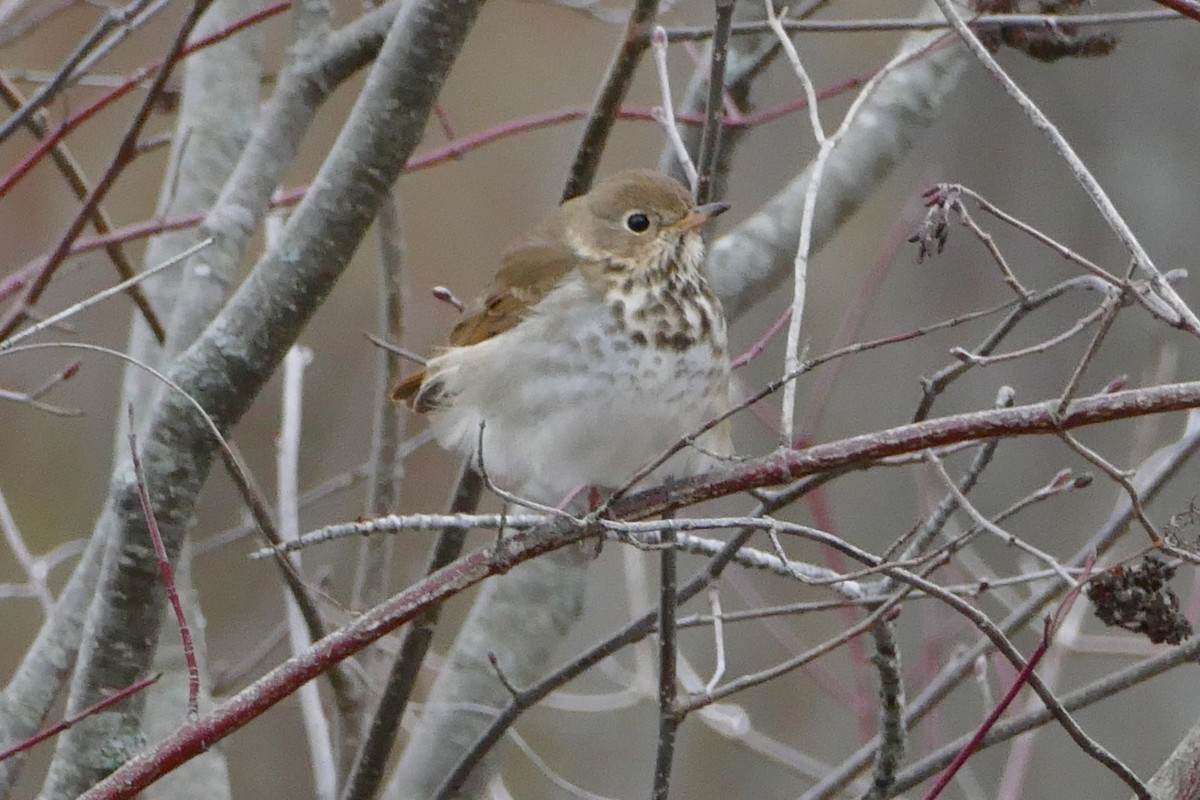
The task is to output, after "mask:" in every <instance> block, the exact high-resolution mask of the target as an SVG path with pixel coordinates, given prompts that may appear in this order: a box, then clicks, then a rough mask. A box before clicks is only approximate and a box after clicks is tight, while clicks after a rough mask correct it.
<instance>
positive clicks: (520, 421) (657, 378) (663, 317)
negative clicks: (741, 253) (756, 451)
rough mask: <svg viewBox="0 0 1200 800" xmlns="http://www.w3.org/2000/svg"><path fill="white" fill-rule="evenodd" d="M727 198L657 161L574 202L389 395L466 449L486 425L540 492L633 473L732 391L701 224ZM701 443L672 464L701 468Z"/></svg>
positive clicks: (492, 452) (496, 460)
mask: <svg viewBox="0 0 1200 800" xmlns="http://www.w3.org/2000/svg"><path fill="white" fill-rule="evenodd" d="M725 208H726V206H724V205H723V204H719V203H713V204H710V205H707V206H700V207H696V206H694V205H693V203H692V201H691V198H690V197H689V195H688V193H687V191H686V190H685V189H684V188H683V187H682V186H681V185H680V184H679V183H678V182H676V181H674V180H672V179H670V178H667V177H666V176H663V175H660V174H658V173H656V172H652V171H649V170H627V171H625V172H620V173H617V174H616V175H614V176H612V177H611V178H609V179H607V180H605V181H603V182H601V183H600V184H598V185H597V186H596V187H595V188H594V189H593V190H592V191H591V192H589V193H588V194H586V195H583V196H580V197H576V198H574V199H572V200H569V201H567V202H566V203H563V204H562V205H561V206H560V207H559V208H558V209H557V210H556V212H555V213H554V214H553V215H551V216H550V217H549V218H548V219H547V220H545V221H544V222H543V223H542V224H541V225H539V226H537V227H536V228H535V229H534V230H533V231H531V232H530V233H529V234H528V235H527V236H525V237H523V238H521V239H519V240H518V241H516V242H515V243H514V244H513V245H512V246H510V247H509V249H508V250H506V251H505V253H504V255H503V257H502V260H501V266H500V270H499V271H498V272H497V273H496V276H495V279H494V280H493V283H492V286H491V289H490V291H489V292H488V294H487V295H486V296H485V297H484V298H483V299H482V301H479V302H476V303H474V304H472V306H471V307H470V308H469V309H468V310H467V314H466V316H464V318H463V319H462V320H461V321H460V322H459V323H458V324H457V325H456V326H455V327H454V330H453V331H451V333H450V337H449V346H448V347H447V348H445V349H443V350H442V351H441V352H440V353H439V354H437V355H436V356H434V357H433V358H431V359H430V361H429V363H428V364H427V365H426V369H425V370H423V371H421V372H419V373H417V374H415V375H411V376H409V377H407V378H405V379H403V380H401V381H399V382H398V383H397V384H396V385H395V387H393V389H392V398H393V399H394V400H396V401H405V402H407V403H409V405H410V406H412V408H413V409H414V410H416V411H418V412H421V413H430V415H431V417H432V421H431V424H432V426H433V430H434V433H435V434H436V435H437V437H438V440H439V441H440V442H441V443H442V444H443V446H446V447H448V448H450V449H453V450H457V451H459V452H462V453H463V454H471V453H473V451H474V450H475V448H476V446H477V445H478V442H479V439H480V436H481V429H483V433H482V436H483V438H484V458H485V461H486V462H487V467H488V469H489V472H491V473H493V477H499V478H500V479H502V480H505V481H507V482H508V483H509V484H510V485H512V486H513V487H514V488H517V489H520V490H523V491H525V492H527V495H528V496H537V497H539V498H540V499H542V500H543V501H553V500H557V499H560V498H561V495H562V494H564V493H565V492H566V491H567V490H569V489H570V488H572V487H574V486H576V485H578V484H581V483H589V484H593V485H610V484H612V483H614V482H618V481H619V480H620V478H621V477H622V476H625V477H628V475H630V474H632V472H633V471H635V469H636V467H637V466H638V465H639V464H642V463H644V462H645V461H647V460H649V459H650V458H652V457H653V456H654V455H655V454H656V453H658V452H660V451H661V450H663V449H665V447H666V446H667V445H669V444H670V443H671V442H673V441H675V440H677V439H678V438H679V437H682V436H684V435H685V434H688V433H691V432H692V431H694V430H695V428H697V427H699V425H700V424H701V423H702V422H704V421H705V420H706V419H709V418H711V417H712V416H715V415H716V414H717V413H720V411H722V410H723V409H725V408H727V407H728V394H729V391H728V390H729V364H728V356H727V354H726V344H725V324H724V319H723V317H722V315H721V309H720V303H719V302H718V301H717V299H716V297H714V296H713V295H712V293H711V291H709V289H708V286H707V283H706V281H705V280H704V277H703V275H702V274H701V272H700V271H699V268H700V264H701V261H702V258H703V243H702V241H701V239H700V235H699V228H700V227H701V226H703V225H704V224H705V223H706V222H707V221H708V220H709V219H711V218H712V217H714V216H716V215H717V214H719V213H721V212H722V211H724V210H725ZM623 427H624V429H625V430H622V428H623ZM643 427H644V430H643ZM622 433H625V434H628V438H625V439H622V438H621V436H620V434H622ZM710 434H711V436H710V435H706V438H704V440H703V441H702V442H701V445H702V446H703V447H704V448H705V449H706V450H708V451H709V452H710V453H717V454H724V453H727V452H729V450H730V444H729V436H728V430H727V428H726V427H724V426H722V427H721V428H719V429H717V430H715V431H712V432H710ZM597 439H599V441H597ZM606 440H607V441H606ZM614 448H615V449H614ZM699 452H702V451H696V452H693V453H691V454H681V455H680V456H677V457H676V459H677V460H678V461H679V464H680V465H679V466H676V467H673V468H667V469H666V470H665V472H666V473H669V474H673V475H682V474H691V473H693V472H695V471H696V470H697V469H699V466H698V465H700V464H701V463H703V464H707V463H708V461H709V457H708V456H705V457H700V456H699V455H698V454H697V453H699ZM493 467H494V468H493ZM555 495H557V497H556V496H555Z"/></svg>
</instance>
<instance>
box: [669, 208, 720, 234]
mask: <svg viewBox="0 0 1200 800" xmlns="http://www.w3.org/2000/svg"><path fill="white" fill-rule="evenodd" d="M728 210H729V204H728V203H705V204H704V205H702V206H696V207H695V208H693V209H692V210H691V211H689V212H688V215H687V216H686V217H684V218H683V219H681V220H679V222H677V223H676V226H677V227H679V228H680V229H682V230H685V231H692V230H695V229H696V228H699V227H701V226H703V225H705V224H706V223H707V222H708V221H709V220H710V219H712V218H713V217H715V216H717V215H719V214H724V213H725V212H726V211H728Z"/></svg>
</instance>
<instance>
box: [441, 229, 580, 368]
mask: <svg viewBox="0 0 1200 800" xmlns="http://www.w3.org/2000/svg"><path fill="white" fill-rule="evenodd" d="M574 263H575V255H574V254H573V253H572V252H571V250H570V248H568V247H567V246H566V245H564V244H562V243H561V242H559V241H558V240H557V239H550V238H543V237H531V238H529V239H526V240H524V241H523V242H519V243H518V244H517V245H515V246H514V247H512V248H510V249H509V250H508V251H507V252H506V253H505V254H504V262H503V264H502V265H501V267H500V271H499V272H497V273H496V279H495V281H494V282H493V285H492V291H491V292H490V293H489V294H488V295H487V297H485V298H484V300H483V302H482V304H480V305H479V306H478V307H477V308H475V309H474V310H473V312H472V313H471V314H470V316H468V317H466V318H465V319H463V320H462V321H461V322H459V323H458V324H457V325H455V326H454V330H452V331H451V332H450V344H451V345H452V346H454V347H469V346H470V345H473V344H479V343H480V342H483V341H486V340H488V339H491V338H492V337H493V336H498V335H500V334H501V333H504V332H505V331H507V330H510V329H512V328H513V327H515V326H516V324H517V323H518V322H520V321H521V320H522V319H524V317H525V314H526V313H527V312H528V311H529V309H531V308H533V307H534V306H535V305H537V304H538V303H539V302H540V301H541V300H542V298H543V297H545V296H546V295H548V294H549V293H550V292H551V290H553V289H554V287H555V286H557V285H558V284H559V282H560V281H561V280H562V279H563V278H564V277H565V276H566V274H567V273H568V272H569V271H570V270H571V267H572V266H573V264H574Z"/></svg>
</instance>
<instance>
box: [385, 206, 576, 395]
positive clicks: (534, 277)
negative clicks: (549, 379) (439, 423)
mask: <svg viewBox="0 0 1200 800" xmlns="http://www.w3.org/2000/svg"><path fill="white" fill-rule="evenodd" d="M575 262H576V256H575V254H574V253H573V252H572V251H571V249H570V248H569V247H567V246H566V245H565V244H563V243H562V242H561V241H560V240H559V238H558V237H557V236H553V235H552V234H551V231H548V230H545V229H543V230H542V231H539V232H538V233H537V234H534V235H531V236H529V237H528V238H526V239H523V240H521V241H519V242H517V243H516V244H515V245H513V246H512V247H510V248H509V249H508V250H507V251H506V252H505V254H504V256H503V260H502V264H501V266H500V271H499V272H497V273H496V278H495V280H494V281H493V283H492V290H491V292H490V293H489V294H488V295H487V296H486V297H485V298H484V299H483V300H482V302H480V303H477V304H476V306H475V308H473V309H472V310H471V312H470V313H469V314H468V316H467V317H465V318H464V319H463V320H462V321H461V322H459V323H458V324H457V325H455V326H454V330H452V331H451V332H450V345H451V347H470V346H471V345H473V344H479V343H480V342H484V341H487V340H488V339H491V338H492V337H493V336H499V335H500V334H502V333H504V332H505V331H507V330H510V329H512V328H514V327H515V326H516V325H517V323H518V322H520V321H521V320H522V319H523V318H524V317H525V314H526V313H527V312H528V311H529V309H531V308H533V307H534V306H535V305H537V304H538V302H540V301H541V299H542V298H543V297H545V296H546V295H548V294H549V293H550V292H551V291H552V290H553V289H554V287H555V286H557V285H558V284H559V282H560V281H561V280H562V279H563V278H564V277H565V276H566V275H567V273H568V272H570V270H571V268H572V267H573V266H574V264H575ZM425 378H426V373H425V371H424V370H422V371H421V372H418V373H416V374H415V375H409V376H408V377H407V378H404V379H402V380H400V381H398V382H397V383H396V385H395V386H393V387H392V392H391V396H392V400H393V401H395V402H400V401H406V402H408V403H409V404H410V405H412V406H413V408H414V409H415V410H417V411H428V410H430V409H431V408H433V407H434V406H435V405H436V402H435V400H436V395H437V392H436V391H433V389H435V388H436V387H424V384H425ZM423 388H424V389H425V391H422V389H423Z"/></svg>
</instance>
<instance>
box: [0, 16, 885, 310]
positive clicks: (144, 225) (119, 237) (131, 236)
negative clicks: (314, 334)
mask: <svg viewBox="0 0 1200 800" xmlns="http://www.w3.org/2000/svg"><path fill="white" fill-rule="evenodd" d="M272 8H274V7H272ZM264 13H265V12H264ZM865 80H866V78H865V77H864V76H861V75H860V76H857V77H853V78H849V79H847V80H844V81H839V82H837V83H834V84H831V85H830V86H828V87H826V88H825V89H823V90H821V91H820V92H818V93H817V97H818V98H819V99H822V100H825V99H828V98H831V97H835V96H837V95H838V94H841V93H842V92H845V91H849V90H851V89H854V88H856V87H858V86H861V85H862V84H863V82H864V81H865ZM807 105H808V103H807V101H806V100H805V99H804V98H799V99H797V100H790V101H788V102H786V103H780V104H779V105H775V106H771V107H769V108H765V109H763V110H762V111H759V112H757V113H755V114H745V115H742V116H741V117H739V118H738V119H736V120H734V119H728V120H726V121H725V123H724V124H725V127H726V128H749V127H753V126H755V125H763V124H765V123H768V122H773V121H774V120H777V119H780V118H782V117H785V116H787V115H788V114H794V113H796V112H797V111H801V110H803V109H804V108H805V107H806V106H807ZM588 111H589V109H588V108H587V107H586V106H567V107H565V108H559V109H555V110H554V111H546V112H542V113H539V114H531V115H529V116H527V117H521V118H519V119H515V120H510V121H508V122H504V123H501V124H499V125H495V126H493V127H491V128H487V129H486V130H483V131H480V132H479V133H475V134H472V135H470V136H464V137H462V138H458V139H455V140H454V141H452V142H449V143H448V144H445V145H442V146H440V147H436V148H434V149H432V150H430V151H429V152H427V153H422V154H421V155H417V156H414V157H413V158H411V159H409V161H408V164H407V165H406V166H405V168H404V171H405V172H416V171H417V170H422V169H429V168H430V167H435V166H438V165H439V164H444V163H446V162H448V161H457V160H458V159H460V158H462V157H463V156H464V155H466V154H467V153H468V152H470V151H472V150H476V149H478V148H480V147H483V146H485V145H489V144H492V143H494V142H498V141H501V140H503V139H507V138H509V137H512V136H519V135H520V134H523V133H528V132H530V131H535V130H540V129H542V128H549V127H553V126H555V125H562V124H565V123H568V122H574V121H575V120H579V119H583V118H584V117H585V116H587V113H588ZM618 116H619V118H620V119H625V120H635V121H639V122H654V116H653V113H652V111H651V109H650V108H649V107H632V108H624V109H621V110H620V111H619V112H618ZM675 119H676V121H678V122H681V123H684V124H687V125H703V124H704V115H703V114H687V113H681V112H677V113H676V115H675ZM307 190H308V187H307V186H299V187H296V188H294V189H289V190H287V191H283V192H277V193H276V195H275V197H273V198H272V199H271V208H281V207H287V206H292V205H295V204H296V203H298V202H300V200H301V199H302V198H303V197H304V193H305V192H306V191H307ZM204 216H205V215H204V214H203V213H194V214H183V215H180V216H177V217H168V218H166V219H158V220H149V221H146V222H138V223H135V224H133V225H127V226H125V227H122V228H117V229H115V230H113V231H112V232H110V233H107V234H103V235H97V236H82V237H79V238H78V239H76V240H75V241H74V242H73V243H72V244H71V247H70V249H69V250H68V251H67V254H68V255H72V256H74V255H79V254H80V253H88V252H91V251H93V250H99V249H102V248H104V247H106V246H107V245H109V244H114V243H122V242H129V241H133V240H135V239H142V238H144V237H147V236H153V235H155V234H159V233H164V232H167V231H175V230H181V229H183V228H190V227H193V226H195V225H199V224H200V223H201V222H203V221H204ZM49 260H50V256H49V255H46V256H41V257H39V258H38V259H37V260H36V261H32V262H30V263H29V264H26V265H25V266H23V267H21V268H20V269H19V270H17V271H16V272H14V273H12V274H10V275H8V276H7V277H5V278H4V279H2V280H0V300H3V299H4V298H5V297H7V296H9V295H11V294H12V293H14V292H15V291H16V290H18V289H20V288H21V287H22V286H25V285H26V284H27V283H28V282H29V281H30V280H31V279H32V277H33V276H34V275H35V274H37V272H38V271H39V270H43V269H45V267H46V264H47V263H48V262H49Z"/></svg>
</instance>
